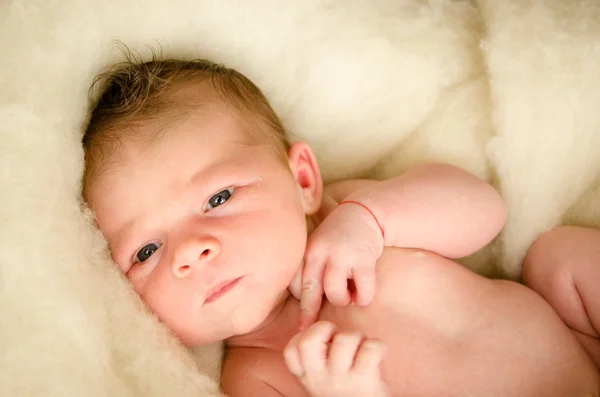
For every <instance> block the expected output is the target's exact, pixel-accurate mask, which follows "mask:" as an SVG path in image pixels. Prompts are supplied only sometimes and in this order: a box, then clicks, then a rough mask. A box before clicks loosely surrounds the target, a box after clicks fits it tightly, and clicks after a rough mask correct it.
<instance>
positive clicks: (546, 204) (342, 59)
mask: <svg viewBox="0 0 600 397" xmlns="http://www.w3.org/2000/svg"><path fill="white" fill-rule="evenodd" d="M115 39H118V40H121V41H123V42H124V43H125V44H126V45H128V46H129V47H131V48H133V49H136V50H138V51H139V52H141V53H142V54H143V55H144V56H147V55H148V54H149V50H148V49H147V47H146V46H147V45H151V46H153V47H158V46H159V45H160V46H161V47H162V49H163V53H164V54H165V56H170V57H180V58H195V57H207V58H210V59H213V60H216V61H221V62H225V63H227V64H228V65H229V66H232V67H235V68H238V69H239V70H240V71H242V72H243V73H245V74H246V75H248V76H249V77H250V78H251V79H253V80H254V81H255V82H256V83H257V84H258V85H259V86H260V87H261V88H262V89H263V90H264V92H265V93H266V95H267V96H268V97H269V98H270V100H271V101H272V103H273V105H274V107H275V109H276V110H277V111H278V112H279V113H280V115H281V116H282V118H283V120H284V122H285V124H286V125H287V127H288V128H289V129H290V131H291V132H292V133H293V134H294V136H296V137H300V138H303V139H307V140H308V141H310V142H311V143H312V144H313V145H314V146H315V148H316V151H317V153H318V156H319V158H320V161H321V162H322V166H323V169H324V172H325V176H326V178H327V179H328V180H334V179H339V178H346V177H351V176H365V175H366V176H375V177H385V176H390V175H394V174H398V173H400V172H402V171H403V170H405V169H406V168H407V167H410V166H412V165H414V164H416V163H421V162H425V161H445V162H449V163H453V164H456V165H458V166H461V167H463V168H465V169H467V170H470V171H472V172H474V173H475V174H477V175H479V176H481V177H484V178H487V179H488V180H490V181H493V182H494V184H496V186H497V187H498V188H499V189H500V190H501V191H502V194H503V195H504V197H505V198H506V201H507V203H508V206H509V211H510V216H509V221H508V224H507V226H506V228H505V231H504V233H503V235H502V236H501V237H500V238H499V239H497V241H496V242H495V243H494V244H492V246H491V248H490V249H488V250H486V251H485V252H482V253H480V254H478V255H475V256H474V257H472V258H469V260H467V261H466V264H467V265H469V266H471V267H472V268H474V269H476V270H477V271H480V272H482V273H487V274H490V273H492V272H493V268H494V264H497V265H498V267H499V268H500V269H502V270H503V272H504V274H506V275H507V276H509V277H513V278H515V277H518V275H519V269H520V261H521V259H522V258H523V256H524V254H525V252H526V249H527V247H528V246H529V245H530V244H531V242H532V241H533V240H534V239H535V238H536V237H537V236H538V235H539V234H540V233H541V232H543V231H545V230H547V229H549V228H551V227H553V226H555V225H557V224H560V223H566V222H568V223H574V224H581V225H595V226H600V187H599V183H598V181H599V176H600V3H599V2H598V1H597V0H570V1H563V0H539V1H534V0H502V1H499V0H472V1H469V0H445V1H443V0H429V1H426V0H389V1H387V0H302V1H276V0H253V1H245V0H237V1H236V0H221V1H211V0H169V1H164V0H163V1H158V0H146V1H123V0H120V1H117V0H103V1H78V0H62V1H61V0H4V1H3V2H0V59H1V61H0V82H1V84H0V138H1V139H0V315H1V316H2V318H1V319H0V357H1V359H2V361H1V362H0V368H1V369H0V395H2V396H60V397H64V396H149V397H151V396H217V395H218V388H217V386H216V383H215V382H214V381H213V380H211V378H213V379H214V378H215V376H216V374H217V373H218V370H219V346H212V347H210V348H206V349H201V350H200V351H199V352H197V354H196V356H195V357H196V359H197V360H196V361H197V363H199V366H200V371H198V369H197V367H196V362H195V361H194V360H193V359H192V356H191V355H190V354H189V353H188V352H187V351H186V350H185V349H183V348H181V347H180V346H179V345H178V344H177V342H176V340H175V339H174V338H173V337H172V336H171V335H170V334H169V333H168V332H167V331H166V330H165V329H164V328H163V327H161V326H160V324H159V323H158V322H157V321H156V320H155V319H154V318H153V317H152V316H151V315H149V314H148V313H147V312H146V311H145V310H144V309H143V307H142V305H141V304H140V302H139V301H138V299H137V298H136V297H135V296H134V294H133V293H132V292H131V291H130V290H129V288H128V287H127V284H126V282H125V281H124V280H123V278H122V277H121V276H120V275H119V273H118V272H117V271H116V269H115V268H114V267H113V266H112V264H111V262H110V260H109V256H108V254H107V250H106V246H105V243H104V241H103V239H102V238H101V236H100V235H99V234H98V232H97V231H95V230H94V228H93V227H92V222H91V218H90V216H89V214H88V213H86V212H85V210H83V207H82V205H81V203H80V198H79V190H80V178H81V172H82V165H83V163H82V158H83V156H82V155H83V152H82V148H81V144H80V139H81V135H82V130H83V128H84V126H85V123H86V120H87V117H88V115H89V111H90V108H89V106H90V105H89V102H88V88H89V86H90V83H91V82H92V80H93V78H94V76H95V75H96V73H98V72H99V71H100V70H101V69H102V68H103V67H106V66H108V65H111V64H113V63H115V62H118V61H120V60H121V59H122V54H121V53H120V52H119V51H118V50H117V49H116V48H115V46H114V40H115ZM205 374H207V375H208V376H206V375H205Z"/></svg>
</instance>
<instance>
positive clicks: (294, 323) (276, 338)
mask: <svg viewBox="0 0 600 397" xmlns="http://www.w3.org/2000/svg"><path fill="white" fill-rule="evenodd" d="M299 317H300V302H299V301H298V300H297V299H296V298H294V296H293V295H292V294H289V295H288V296H287V298H286V299H285V300H283V301H282V302H281V303H280V304H279V305H277V307H275V309H273V311H272V312H271V314H270V315H269V317H267V318H266V319H265V321H264V322H263V323H262V324H261V325H260V326H259V327H257V328H256V329H255V330H254V331H252V332H250V333H248V334H245V335H237V336H232V337H231V338H229V339H227V340H226V341H225V346H226V347H227V348H228V349H233V348H238V347H263V348H267V349H274V350H283V348H284V347H285V345H286V344H287V343H288V341H289V340H290V339H291V338H292V336H294V335H295V334H296V333H297V332H298V319H299Z"/></svg>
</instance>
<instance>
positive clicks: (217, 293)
mask: <svg viewBox="0 0 600 397" xmlns="http://www.w3.org/2000/svg"><path fill="white" fill-rule="evenodd" d="M243 278H244V276H241V277H237V278H234V279H229V280H225V281H222V282H220V283H217V284H215V285H214V286H212V287H211V288H210V289H209V290H208V291H207V292H206V297H205V299H204V303H205V304H208V303H211V302H214V301H216V300H217V299H219V298H221V297H222V296H224V295H225V294H227V293H228V292H229V291H231V290H232V289H234V288H235V287H236V286H237V285H238V284H239V282H240V281H242V279H243Z"/></svg>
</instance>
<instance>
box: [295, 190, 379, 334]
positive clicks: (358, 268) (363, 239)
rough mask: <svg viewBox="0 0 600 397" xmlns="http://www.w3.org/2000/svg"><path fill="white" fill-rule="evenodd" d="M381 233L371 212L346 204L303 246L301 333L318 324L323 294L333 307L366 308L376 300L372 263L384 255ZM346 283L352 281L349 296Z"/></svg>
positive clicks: (356, 205) (358, 206)
mask: <svg viewBox="0 0 600 397" xmlns="http://www.w3.org/2000/svg"><path fill="white" fill-rule="evenodd" d="M383 244H384V240H383V232H382V229H381V228H380V225H379V223H378V222H377V220H376V218H375V217H374V215H372V214H371V213H370V210H368V209H366V208H363V207H362V206H361V205H359V204H356V203H353V202H348V203H346V204H343V205H340V206H338V207H337V208H335V209H334V210H333V211H331V213H330V214H329V216H327V218H325V220H324V221H323V222H322V223H321V224H320V225H319V226H318V227H317V229H316V230H315V231H314V232H313V233H312V235H311V236H310V239H309V241H308V244H307V246H306V253H305V256H304V259H305V264H304V270H303V273H302V290H301V298H300V301H301V302H300V309H301V310H300V329H301V330H302V329H304V328H306V327H308V326H309V325H310V324H312V323H313V322H315V321H316V320H317V315H318V313H319V309H320V307H321V301H322V298H323V292H324V293H325V295H326V296H327V299H328V300H329V301H330V302H331V303H332V304H333V305H335V306H338V307H343V306H346V305H348V304H349V303H350V301H351V299H354V301H355V302H356V303H357V304H359V305H367V304H369V303H370V302H371V301H372V300H373V297H374V296H375V263H376V261H377V259H378V258H379V257H380V256H381V253H382V252H383ZM348 279H352V280H353V281H354V285H355V288H356V294H355V296H350V292H349V291H348Z"/></svg>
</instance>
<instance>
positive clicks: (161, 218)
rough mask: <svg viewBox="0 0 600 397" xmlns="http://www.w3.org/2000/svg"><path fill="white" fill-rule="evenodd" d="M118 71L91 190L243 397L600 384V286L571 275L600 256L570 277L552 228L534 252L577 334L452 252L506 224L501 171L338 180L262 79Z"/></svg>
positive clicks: (190, 65)
mask: <svg viewBox="0 0 600 397" xmlns="http://www.w3.org/2000/svg"><path fill="white" fill-rule="evenodd" d="M103 81H105V84H106V89H105V92H104V94H103V95H102V97H101V99H100V102H99V104H98V106H97V107H96V109H95V110H94V112H93V115H92V118H91V121H90V126H89V128H88V131H87V132H86V135H85V137H84V146H85V149H86V152H85V153H86V171H85V178H84V191H83V193H84V197H85V199H86V201H87V202H88V204H89V206H90V207H91V208H92V209H93V210H94V211H95V214H96V219H97V223H98V225H99V227H100V228H101V230H102V231H103V233H104V234H105V236H106V238H107V239H108V241H109V244H110V249H111V253H112V256H113V259H114V261H115V263H117V264H118V266H119V267H120V268H121V270H122V272H123V273H124V274H125V275H126V277H127V278H128V279H129V281H130V282H131V284H132V286H133V288H134V289H135V291H136V292H137V293H138V294H139V295H140V297H141V298H142V299H143V301H144V302H145V303H146V304H147V306H148V307H149V308H150V309H151V310H152V311H153V312H154V313H155V314H156V316H157V317H158V318H159V319H160V320H161V321H162V322H164V323H165V324H166V325H167V326H168V327H169V328H170V329H171V330H172V331H173V332H174V333H175V334H176V335H177V337H178V338H179V339H180V340H181V341H182V342H183V343H184V344H186V345H188V346H197V345H202V344H208V343H212V342H216V341H225V344H226V347H227V351H226V356H225V361H224V364H223V372H222V379H221V383H222V388H223V390H224V391H225V392H226V393H227V394H228V395H230V396H245V397H248V396H250V397H251V396H258V397H268V396H319V397H321V396H323V397H325V396H331V397H333V396H338V397H344V396H345V397H350V396H405V395H406V396H460V395H470V396H592V395H594V394H595V393H596V392H597V391H598V390H600V379H599V378H600V377H599V374H598V370H597V369H596V367H595V366H594V363H593V361H592V359H591V358H590V354H588V353H586V351H585V349H584V347H582V343H579V342H578V339H577V338H580V339H581V338H584V339H585V338H590V341H589V344H587V345H586V343H585V342H583V345H584V346H587V347H588V349H592V350H593V349H596V350H594V351H595V352H596V353H597V351H598V350H597V348H596V347H590V346H597V345H594V343H597V341H598V339H597V338H598V333H597V330H598V327H597V324H598V322H597V321H598V317H594V316H595V315H597V314H598V313H600V311H598V310H597V309H598V307H597V305H598V299H597V298H598V296H597V294H598V289H597V288H593V287H594V285H592V284H587V288H586V289H585V290H583V289H581V290H579V292H580V293H581V294H582V295H581V296H579V295H577V294H576V293H575V292H576V291H577V289H576V288H575V287H571V285H573V283H574V281H573V280H572V279H564V280H563V278H564V277H565V275H566V274H567V272H570V271H572V272H573V274H575V272H580V271H581V272H582V273H583V272H584V271H586V270H585V269H583V270H582V269H579V268H577V269H575V268H576V267H578V266H579V263H571V262H569V263H568V265H569V266H567V267H566V268H570V269H572V270H564V269H563V270H564V271H558V273H557V274H554V272H555V271H554V270H552V269H555V268H558V267H560V266H559V265H556V266H547V265H548V263H547V262H552V261H555V262H557V263H558V262H561V261H563V260H564V259H565V258H567V259H568V256H567V255H564V254H560V252H561V248H560V247H559V244H557V243H556V242H555V241H554V240H553V239H554V237H552V236H551V237H548V240H547V241H546V240H542V241H540V242H539V246H537V247H534V248H533V250H532V252H531V254H530V256H529V257H528V261H527V264H526V269H528V271H527V272H526V275H528V278H527V282H528V283H529V284H531V285H532V286H533V287H534V288H539V289H540V290H541V291H545V292H547V295H546V294H545V293H543V294H544V296H549V297H553V296H557V295H556V294H558V293H559V292H558V291H559V290H560V291H563V292H561V293H563V295H564V296H565V297H568V298H572V299H573V301H561V300H556V301H553V300H552V298H548V300H549V301H550V303H551V304H555V305H558V306H560V307H561V308H563V309H564V310H562V311H561V310H558V312H559V313H562V314H561V315H562V316H563V318H564V319H565V321H566V323H567V324H568V325H569V326H570V327H571V328H573V330H574V332H576V333H578V335H579V336H577V337H576V336H574V335H573V333H572V332H571V331H570V330H569V328H568V327H567V326H566V325H565V323H564V322H563V321H561V319H560V317H559V316H558V315H557V313H556V312H555V311H554V310H552V308H551V306H550V305H549V304H548V303H546V301H545V300H544V299H542V298H541V297H540V296H539V295H537V294H536V293H534V292H533V291H532V290H531V289H529V288H526V287H524V286H522V285H520V284H517V283H514V282H509V281H502V280H490V279H486V278H484V277H481V276H479V275H477V274H475V273H473V272H471V271H469V270H468V269H466V268H464V267H462V266H460V265H459V264H457V263H455V262H453V261H451V260H450V259H446V258H459V257H463V256H466V255H469V254H471V253H473V252H475V251H477V250H478V249H480V248H481V247H483V246H484V245H486V244H487V243H488V242H489V241H491V240H492V239H493V238H494V237H495V236H496V235H497V234H498V233H499V231H500V230H501V228H502V227H503V224H504V221H505V216H506V214H505V209H504V206H503V202H502V200H501V198H500V197H499V195H498V194H497V193H496V191H495V190H494V189H493V188H491V187H490V186H489V185H487V184H486V183H484V182H483V181H481V180H479V179H477V178H475V177H473V176H472V175H470V174H468V173H466V172H464V171H462V170H459V169H457V168H454V167H452V166H448V165H443V164H427V165H421V166H418V167H415V168H413V169H411V170H409V171H408V172H406V173H405V174H403V175H402V176H399V177H397V178H393V179H390V180H386V181H382V182H378V181H366V180H355V181H344V182H339V183H334V184H331V185H329V186H325V187H324V186H323V183H322V179H321V175H320V172H319V167H318V164H317V161H316V159H315V155H314V154H313V152H312V150H311V149H310V147H309V145H307V144H306V143H304V142H295V143H293V144H289V143H288V141H287V139H286V136H285V132H284V129H283V127H282V125H281V122H280V121H279V119H278V117H277V116H276V115H275V113H274V112H273V110H272V109H271V107H270V106H269V104H268V102H267V101H266V99H265V98H264V96H263V95H262V94H261V92H260V91H259V89H258V88H257V87H256V86H254V84H252V83H251V82H250V81H249V80H248V79H247V78H245V77H244V76H242V75H241V74H239V73H237V72H236V71H234V70H231V69H227V68H225V67H223V66H219V65H216V64H213V63H211V62H208V61H201V60H200V61H192V62H184V61H176V60H167V61H152V62H148V63H144V64H135V63H129V64H127V65H125V66H122V67H119V68H118V69H117V70H116V71H114V72H112V73H109V74H108V75H107V76H104V80H103ZM561 233H564V234H566V235H568V234H570V233H571V232H570V231H568V230H565V231H564V232H561ZM574 233H577V231H574ZM568 238H569V237H568V236H559V237H557V238H556V239H557V240H558V241H563V240H568ZM590 238H595V240H594V241H596V243H595V244H596V245H593V244H592V243H590V245H589V247H588V248H589V249H588V250H587V251H585V254H586V255H587V254H590V255H591V254H592V253H593V250H594V249H596V252H595V254H596V257H598V255H597V253H598V252H597V248H594V247H598V246H599V245H598V243H597V242H598V241H600V237H598V235H597V234H596V235H594V236H592V237H590ZM573 244H575V243H573ZM547 245H550V247H551V248H552V249H553V250H550V251H548V250H547V247H546V246H547ZM566 249H569V250H570V249H571V245H570V244H567V245H566ZM555 251H556V252H558V253H556V254H555V253H554V252H555ZM561 255H562V256H561ZM581 255H584V252H582V253H581ZM586 260H587V265H586V266H588V267H587V268H586V269H588V270H589V275H588V277H589V280H591V277H595V280H596V284H595V285H597V280H598V276H597V274H598V273H599V272H598V270H597V266H596V268H593V265H594V264H592V263H591V262H592V261H593V260H594V258H593V257H590V256H586ZM596 261H598V260H597V259H596ZM561 263H562V262H561ZM563 267H565V266H563ZM545 269H548V271H546V270H545ZM578 274H579V273H578ZM582 275H584V276H585V274H582ZM300 280H302V282H300ZM548 280H550V281H548ZM552 280H554V281H555V282H552ZM582 282H583V283H585V282H588V281H587V280H582ZM589 282H590V283H591V282H592V281H589ZM559 284H560V286H559ZM561 286H564V288H565V289H564V290H561V288H563V287H561ZM569 288H570V289H569ZM564 291H567V292H564ZM323 293H325V295H326V297H327V299H326V300H323V302H322V295H323ZM583 294H586V295H585V296H584V295H583ZM594 294H596V297H595V299H596V300H595V301H592V300H593V299H594V296H593V295H594ZM588 297H589V299H590V300H589V301H588ZM298 298H301V300H299V299H298ZM565 299H566V298H565ZM583 305H586V306H585V308H584V306H583ZM587 305H589V306H587ZM586 310H587V315H586V314H585V313H586ZM591 310H596V311H595V312H594V313H590V311H591ZM570 316H571V317H570ZM581 335H584V336H581ZM596 353H594V352H592V354H591V355H592V356H594V354H596ZM595 357H596V358H597V357H598V356H597V355H595Z"/></svg>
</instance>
